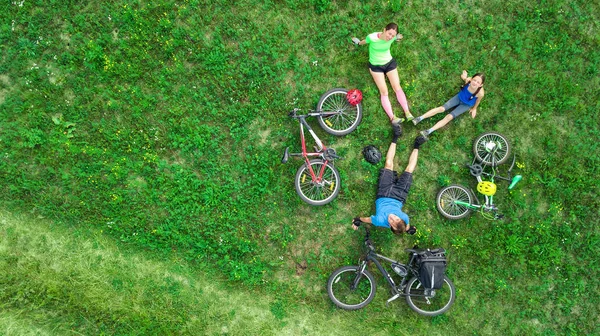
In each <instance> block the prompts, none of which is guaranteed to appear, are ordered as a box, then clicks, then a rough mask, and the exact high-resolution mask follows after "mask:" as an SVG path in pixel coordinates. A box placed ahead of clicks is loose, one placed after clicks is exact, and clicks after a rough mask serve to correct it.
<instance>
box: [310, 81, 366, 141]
mask: <svg viewBox="0 0 600 336" xmlns="http://www.w3.org/2000/svg"><path fill="white" fill-rule="evenodd" d="M347 93H348V90H346V89H343V88H335V89H331V90H329V91H327V92H325V93H324V94H323V95H322V96H321V97H320V98H319V102H318V103H317V111H318V112H336V114H334V115H330V116H321V115H320V116H318V117H317V120H318V121H319V125H321V127H322V128H323V129H324V130H325V132H327V133H329V134H333V135H337V136H341V135H346V134H348V133H350V132H352V131H354V130H355V129H356V127H358V125H359V124H360V122H361V120H362V104H360V103H359V104H358V105H355V106H353V105H351V104H350V103H349V102H348V100H347V99H346V94H347Z"/></svg>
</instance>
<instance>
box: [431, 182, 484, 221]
mask: <svg viewBox="0 0 600 336" xmlns="http://www.w3.org/2000/svg"><path fill="white" fill-rule="evenodd" d="M474 198H475V197H474V196H473V195H472V194H471V192H470V191H469V189H467V188H466V187H463V186H461V185H459V184H451V185H449V186H447V187H444V188H442V189H441V190H440V191H439V192H438V194H437V196H436V198H435V204H436V205H437V209H438V211H439V213H440V214H441V215H442V216H444V217H445V218H447V219H451V220H456V219H461V218H464V217H467V216H468V215H469V214H470V213H471V209H469V208H467V207H465V206H463V205H458V204H456V203H454V201H463V202H468V203H469V204H473V200H474Z"/></svg>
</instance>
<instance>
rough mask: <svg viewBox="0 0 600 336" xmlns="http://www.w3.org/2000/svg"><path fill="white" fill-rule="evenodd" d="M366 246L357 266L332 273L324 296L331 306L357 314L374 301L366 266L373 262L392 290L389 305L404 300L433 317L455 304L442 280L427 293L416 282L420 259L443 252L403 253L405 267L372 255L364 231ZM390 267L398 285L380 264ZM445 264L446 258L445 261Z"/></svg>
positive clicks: (450, 287)
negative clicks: (438, 286)
mask: <svg viewBox="0 0 600 336" xmlns="http://www.w3.org/2000/svg"><path fill="white" fill-rule="evenodd" d="M365 230H366V233H365V246H366V251H367V254H366V256H365V258H364V259H362V260H361V261H360V263H359V265H358V266H344V267H340V268H338V269H337V270H335V271H334V272H333V273H332V274H331V276H330V277H329V281H327V294H329V298H330V299H331V301H333V303H334V304H335V305H336V306H338V307H340V308H342V309H345V310H357V309H361V308H364V307H365V306H366V305H368V304H369V303H370V302H371V301H372V300H373V298H374V297H375V289H376V282H375V277H373V274H371V272H369V270H367V265H368V263H369V262H372V263H374V264H375V266H377V269H378V270H379V272H381V274H382V275H383V277H384V278H385V280H386V282H387V284H388V285H389V286H390V289H391V290H392V297H391V298H389V299H388V300H387V303H390V302H392V301H394V300H396V299H397V298H399V297H401V296H404V297H406V302H407V303H408V305H409V306H410V308H411V309H412V310H414V311H416V312H417V313H419V314H421V315H425V316H436V315H440V314H443V313H444V312H446V311H447V310H448V309H450V306H452V304H453V303H454V299H455V298H456V289H455V287H454V284H453V283H452V281H451V280H450V279H449V278H448V277H447V276H446V275H444V276H443V283H442V285H441V288H439V289H427V288H424V286H423V285H422V284H421V281H420V280H419V270H420V267H419V264H418V260H419V259H421V258H427V257H428V258H430V259H434V258H436V256H441V255H443V254H444V253H445V252H446V251H445V250H444V249H443V248H438V249H433V250H429V249H406V250H405V251H406V252H408V253H409V254H410V260H409V262H408V264H402V263H400V262H398V261H396V260H393V259H391V258H388V257H385V256H383V255H381V254H377V253H376V252H375V247H374V246H373V243H372V242H371V239H370V234H369V230H368V229H366V228H365ZM380 259H381V260H383V261H385V262H388V263H390V267H391V268H392V270H394V272H395V273H396V274H398V275H399V276H400V277H401V279H402V280H401V281H400V283H399V284H398V285H396V283H395V282H394V280H393V278H392V275H391V274H390V273H389V272H388V271H386V269H385V268H384V267H383V266H382V265H381V263H380V262H379V260H380ZM444 260H445V258H444Z"/></svg>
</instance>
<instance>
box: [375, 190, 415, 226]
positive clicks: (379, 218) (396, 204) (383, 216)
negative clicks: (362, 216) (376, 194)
mask: <svg viewBox="0 0 600 336" xmlns="http://www.w3.org/2000/svg"><path fill="white" fill-rule="evenodd" d="M402 205H403V204H402V202H400V201H398V200H397V199H393V198H388V197H381V198H378V199H377V200H376V201H375V215H373V216H371V222H372V223H373V225H375V226H383V227H388V228H389V227H390V223H388V216H389V215H390V214H394V215H396V216H398V217H400V219H402V220H403V221H404V222H405V223H406V224H408V215H407V214H405V213H404V212H402Z"/></svg>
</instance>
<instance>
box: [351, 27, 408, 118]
mask: <svg viewBox="0 0 600 336" xmlns="http://www.w3.org/2000/svg"><path fill="white" fill-rule="evenodd" d="M401 39H402V34H398V25H397V24H395V23H390V24H388V25H387V26H385V28H384V29H383V32H376V33H372V34H370V35H368V36H367V37H366V38H365V39H364V40H362V41H361V40H359V39H358V38H356V37H353V38H352V41H353V42H354V43H355V44H357V45H365V44H368V45H369V72H370V73H371V76H373V80H374V81H375V84H376V85H377V88H378V89H379V94H380V95H381V106H383V110H384V111H385V113H386V114H387V115H388V117H389V118H390V122H391V123H393V124H399V123H400V122H402V121H403V119H401V118H398V117H396V116H395V115H394V112H393V111H392V104H391V103H390V99H389V98H388V88H387V83H386V82H385V77H386V75H387V78H388V79H389V81H390V84H391V85H392V89H394V92H395V93H396V98H397V99H398V102H399V103H400V106H402V109H403V110H404V115H405V116H406V119H407V120H412V119H413V116H412V114H411V113H410V110H409V109H408V102H407V101H406V95H405V94H404V91H403V90H402V87H401V86H400V79H399V78H398V69H397V65H396V60H395V59H394V58H393V57H392V54H391V53H390V47H391V46H392V43H394V41H400V40H401Z"/></svg>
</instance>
